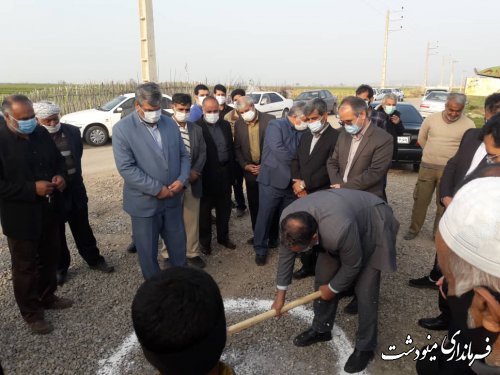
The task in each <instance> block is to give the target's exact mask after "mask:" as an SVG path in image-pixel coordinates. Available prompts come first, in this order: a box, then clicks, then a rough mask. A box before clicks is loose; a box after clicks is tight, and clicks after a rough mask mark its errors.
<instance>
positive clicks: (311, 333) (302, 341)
mask: <svg viewBox="0 0 500 375" xmlns="http://www.w3.org/2000/svg"><path fill="white" fill-rule="evenodd" d="M331 339H332V333H331V332H323V333H320V332H316V331H315V330H314V329H312V328H309V329H308V330H307V331H305V332H302V333H301V334H300V335H298V336H297V337H295V338H294V339H293V344H294V345H295V346H309V345H312V344H316V343H317V342H322V341H330V340H331Z"/></svg>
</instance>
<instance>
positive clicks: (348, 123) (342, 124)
mask: <svg viewBox="0 0 500 375" xmlns="http://www.w3.org/2000/svg"><path fill="white" fill-rule="evenodd" d="M358 119H359V116H358V117H356V120H354V121H352V120H351V121H342V120H339V121H338V123H339V125H340V126H345V125H352V124H353V123H356V124H357V123H358Z"/></svg>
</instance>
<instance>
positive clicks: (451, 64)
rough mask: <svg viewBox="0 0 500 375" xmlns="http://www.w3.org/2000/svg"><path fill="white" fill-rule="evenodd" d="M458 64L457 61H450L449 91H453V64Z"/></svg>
mask: <svg viewBox="0 0 500 375" xmlns="http://www.w3.org/2000/svg"><path fill="white" fill-rule="evenodd" d="M457 62H458V60H453V59H451V61H450V88H449V91H450V92H451V90H452V89H453V70H454V69H455V64H456V63H457Z"/></svg>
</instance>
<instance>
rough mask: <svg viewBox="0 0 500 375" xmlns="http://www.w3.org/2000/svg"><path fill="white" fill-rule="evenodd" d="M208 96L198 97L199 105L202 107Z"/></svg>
mask: <svg viewBox="0 0 500 375" xmlns="http://www.w3.org/2000/svg"><path fill="white" fill-rule="evenodd" d="M205 98H206V96H198V104H199V105H200V106H201V105H202V104H203V101H204V100H205Z"/></svg>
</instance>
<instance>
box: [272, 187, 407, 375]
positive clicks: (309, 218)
mask: <svg viewBox="0 0 500 375" xmlns="http://www.w3.org/2000/svg"><path fill="white" fill-rule="evenodd" d="M332 228H335V230H332ZM398 229H399V223H398V222H397V220H396V219H395V218H394V216H393V213H392V210H391V208H390V207H389V206H388V205H387V203H386V202H384V201H383V200H382V199H380V198H378V197H376V196H375V195H373V194H370V193H367V192H364V191H358V190H351V189H328V190H322V191H319V192H316V193H313V194H311V195H308V196H306V197H304V198H301V199H299V200H296V201H295V202H293V203H292V204H290V205H289V206H288V207H287V208H285V210H284V211H283V214H282V216H281V241H282V247H281V248H280V253H279V261H278V277H277V285H278V286H277V293H276V299H275V301H274V303H273V306H272V307H273V308H274V309H275V310H276V312H277V313H278V314H280V312H281V308H282V307H283V305H284V303H285V296H286V290H287V288H288V285H289V284H290V283H291V281H292V274H293V267H294V263H295V257H296V256H297V255H298V254H299V253H301V252H303V251H307V250H308V249H309V248H311V247H312V246H314V245H318V244H319V245H320V247H321V249H323V250H324V251H323V252H321V253H320V254H319V257H318V262H317V264H316V276H315V289H316V290H320V291H321V298H320V299H318V300H316V301H315V302H314V320H313V322H312V326H311V328H310V329H308V330H307V331H305V332H303V333H301V334H300V335H298V336H297V337H296V338H295V339H294V344H295V345H296V346H308V345H311V344H314V343H316V342H320V341H329V340H331V339H332V334H331V331H332V328H333V322H334V320H335V315H336V312H337V304H338V300H339V295H341V294H342V293H343V292H345V291H347V290H348V289H349V288H350V287H351V286H352V285H354V288H355V291H356V294H357V295H358V298H359V323H358V332H357V335H356V348H355V350H354V352H353V353H352V354H351V356H350V357H349V359H348V361H347V363H346V365H345V368H344V370H345V371H346V372H349V373H353V372H359V371H362V370H363V369H364V368H366V366H367V365H368V362H369V361H370V360H371V359H372V358H373V354H374V350H375V348H376V346H377V321H378V297H379V289H380V271H395V270H396V234H397V231H398Z"/></svg>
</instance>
